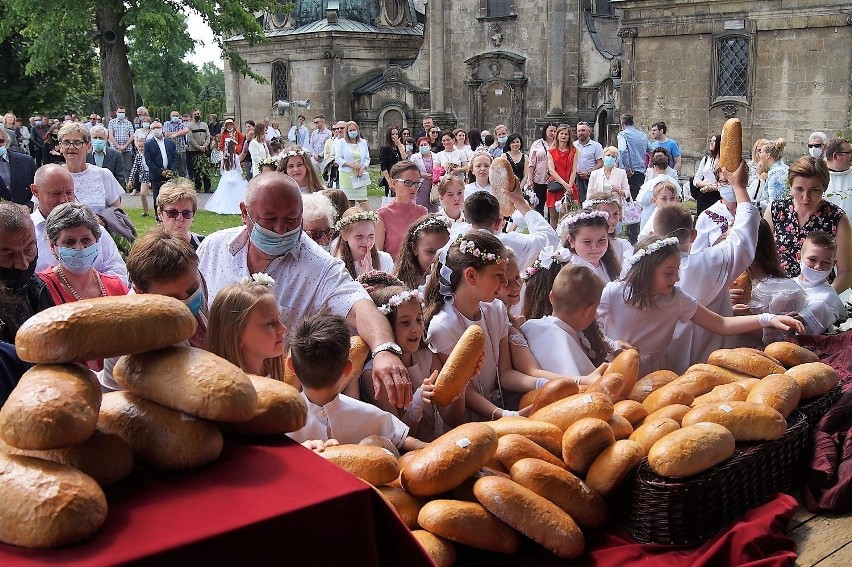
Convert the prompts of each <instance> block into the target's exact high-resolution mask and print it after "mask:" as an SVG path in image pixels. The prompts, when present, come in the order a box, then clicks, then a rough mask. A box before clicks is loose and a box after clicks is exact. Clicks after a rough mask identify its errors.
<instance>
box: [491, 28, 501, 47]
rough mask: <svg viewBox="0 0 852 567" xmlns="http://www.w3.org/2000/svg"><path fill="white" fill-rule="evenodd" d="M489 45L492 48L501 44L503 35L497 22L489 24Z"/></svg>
mask: <svg viewBox="0 0 852 567" xmlns="http://www.w3.org/2000/svg"><path fill="white" fill-rule="evenodd" d="M491 43H492V44H493V45H494V47H500V45H501V44H502V43H503V33H502V32H501V31H500V24H498V23H497V22H494V23H493V24H491Z"/></svg>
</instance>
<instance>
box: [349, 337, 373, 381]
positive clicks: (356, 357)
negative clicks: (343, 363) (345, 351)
mask: <svg viewBox="0 0 852 567" xmlns="http://www.w3.org/2000/svg"><path fill="white" fill-rule="evenodd" d="M368 358H370V345H368V344H367V343H365V342H364V339H362V338H361V337H359V336H358V335H352V336H351V337H349V362H351V363H352V370H350V371H349V379H348V380H347V383H348V382H351V381H352V380H355V379H356V378H358V377H359V376H361V373H362V372H363V371H364V364H365V363H366V362H367V359H368Z"/></svg>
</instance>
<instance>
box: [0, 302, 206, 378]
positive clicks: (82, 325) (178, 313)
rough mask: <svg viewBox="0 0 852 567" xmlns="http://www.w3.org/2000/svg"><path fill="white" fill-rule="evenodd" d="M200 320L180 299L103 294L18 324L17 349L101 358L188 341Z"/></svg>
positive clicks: (36, 358)
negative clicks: (105, 295) (196, 319)
mask: <svg viewBox="0 0 852 567" xmlns="http://www.w3.org/2000/svg"><path fill="white" fill-rule="evenodd" d="M196 325H197V323H196V322H195V317H193V315H192V312H191V311H190V310H189V309H188V308H187V306H186V305H184V304H183V302H182V301H180V300H178V299H174V298H171V297H166V296H163V295H152V294H147V293H145V294H139V295H120V296H111V297H98V298H96V299H83V300H82V301H72V302H70V303H63V304H62V305H57V306H56V307H51V308H49V309H45V310H44V311H42V312H40V313H36V314H35V315H34V316H32V317H30V318H29V319H28V320H27V321H26V322H25V323H24V324H23V325H21V328H20V329H18V334H17V335H16V336H15V349H16V350H17V352H18V356H19V357H20V358H21V360H26V361H27V362H40V363H48V364H54V363H63V362H73V361H76V360H97V359H100V358H112V357H116V356H121V355H123V354H135V353H139V352H146V351H149V350H156V349H160V348H163V347H167V346H169V345H173V344H175V343H179V342H181V341H185V340H186V339H188V338H189V337H191V336H192V335H193V334H195V328H196Z"/></svg>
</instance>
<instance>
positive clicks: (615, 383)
mask: <svg viewBox="0 0 852 567" xmlns="http://www.w3.org/2000/svg"><path fill="white" fill-rule="evenodd" d="M624 386H625V383H624V376H622V375H621V374H616V373H613V372H608V373H606V374H604V375H603V376H601V377H600V378H598V379H597V380H595V381H594V382H593V383H592V384H590V385H589V387H588V388H587V389H586V393H590V392H600V393H602V394H606V395H607V396H609V399H610V400H612V403H615V402H617V401H618V400H620V399H621V391H622V389H623V388H624Z"/></svg>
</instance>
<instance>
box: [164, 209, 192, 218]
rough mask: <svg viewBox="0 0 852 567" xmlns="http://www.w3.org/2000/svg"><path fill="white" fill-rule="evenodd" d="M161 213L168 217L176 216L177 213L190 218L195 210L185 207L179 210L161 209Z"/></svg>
mask: <svg viewBox="0 0 852 567" xmlns="http://www.w3.org/2000/svg"><path fill="white" fill-rule="evenodd" d="M163 213H165V215H166V216H167V217H169V218H170V219H176V218H178V215H180V216H182V217H183V218H185V219H191V218H192V217H194V216H195V211H193V210H190V209H185V210H183V211H179V210H177V209H163Z"/></svg>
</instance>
